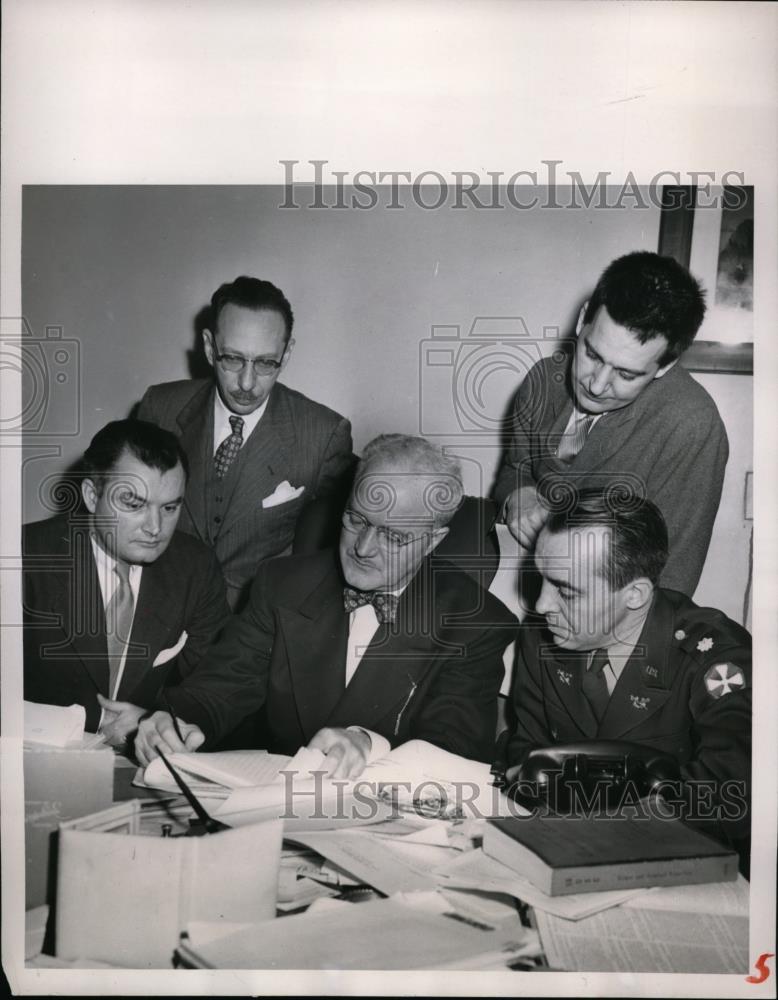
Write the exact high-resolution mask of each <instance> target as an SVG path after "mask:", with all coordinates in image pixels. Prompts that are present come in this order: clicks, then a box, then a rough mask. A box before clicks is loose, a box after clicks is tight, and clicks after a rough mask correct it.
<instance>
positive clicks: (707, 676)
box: [507, 491, 751, 838]
mask: <svg viewBox="0 0 778 1000" xmlns="http://www.w3.org/2000/svg"><path fill="white" fill-rule="evenodd" d="M535 555H536V560H537V563H538V568H539V569H540V571H541V573H542V575H543V589H542V591H541V593H540V597H539V598H538V600H537V604H536V611H537V613H538V615H539V616H542V618H541V619H539V620H534V621H525V622H524V626H523V628H522V631H521V638H520V642H519V651H518V658H517V663H516V672H515V675H514V687H513V692H512V703H513V709H514V715H515V720H516V721H515V725H514V727H513V730H512V732H511V734H510V740H509V743H508V753H507V756H508V763H509V764H510V765H511V767H510V768H509V770H508V772H507V776H508V778H509V779H513V778H515V777H516V776H517V774H518V770H519V765H520V764H521V763H522V762H523V761H524V759H525V758H526V757H527V754H528V753H529V752H530V751H531V750H532V749H534V748H537V747H549V746H553V745H554V744H559V743H567V742H581V741H585V740H598V741H599V740H627V741H629V742H633V743H642V744H645V745H646V746H647V747H655V748H656V749H657V750H660V751H662V752H664V753H666V754H669V755H671V756H672V757H674V758H676V760H677V761H678V763H679V765H680V775H681V778H682V782H683V786H684V789H685V790H684V791H683V792H682V794H683V795H685V796H689V795H691V793H692V787H691V786H692V785H693V784H694V783H695V782H703V783H706V785H707V786H708V787H709V789H710V791H709V792H706V794H707V795H708V797H709V798H710V797H711V796H712V802H713V807H714V810H716V811H717V815H716V817H715V818H716V819H718V820H721V821H722V829H726V830H728V831H729V832H730V833H731V835H732V836H733V837H735V838H737V837H742V836H745V835H747V832H748V826H749V817H748V813H747V808H746V806H747V803H748V799H749V796H748V785H749V782H750V768H751V637H750V636H749V634H748V632H747V631H746V630H745V629H744V628H742V627H741V626H740V625H738V624H736V623H735V622H733V621H731V620H730V619H729V618H727V617H726V615H723V614H722V613H721V612H720V611H715V610H714V609H712V608H701V607H697V605H696V604H693V603H692V601H690V600H689V599H688V598H687V597H685V596H684V595H683V594H680V593H678V592H677V591H672V590H664V589H662V588H659V587H657V586H656V582H657V580H658V579H659V575H660V573H661V571H662V567H663V566H664V563H665V560H666V558H667V530H666V527H665V524H664V521H663V519H662V515H661V513H660V512H659V510H658V509H657V507H656V506H655V505H654V504H653V503H651V502H650V501H648V500H640V499H638V498H636V497H635V496H634V495H633V496H632V497H629V496H628V495H626V494H625V495H622V496H621V497H618V496H616V495H613V494H612V495H611V497H610V498H608V495H607V493H606V494H602V493H601V492H599V491H583V492H582V493H581V495H580V497H579V498H578V499H577V500H575V501H574V502H573V503H572V506H571V507H570V509H569V510H567V511H564V512H556V513H554V514H552V515H551V516H550V517H549V519H548V520H547V521H546V524H545V526H544V528H543V529H542V531H541V533H540V536H539V538H538V543H537V548H536V553H535ZM699 787H700V786H698V790H699ZM684 801H686V800H684ZM690 803H691V799H689V803H687V805H689V804H690ZM687 818H693V817H691V816H687ZM701 818H705V817H701ZM709 818H712V817H709Z"/></svg>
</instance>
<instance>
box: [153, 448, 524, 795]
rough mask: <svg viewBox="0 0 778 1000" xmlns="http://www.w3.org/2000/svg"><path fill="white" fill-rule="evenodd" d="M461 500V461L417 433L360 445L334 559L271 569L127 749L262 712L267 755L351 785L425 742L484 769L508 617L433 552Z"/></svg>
mask: <svg viewBox="0 0 778 1000" xmlns="http://www.w3.org/2000/svg"><path fill="white" fill-rule="evenodd" d="M462 497H463V487H462V477H461V471H460V469H459V466H458V465H457V463H456V462H454V461H453V460H451V459H449V458H447V457H446V456H445V455H444V454H443V452H442V451H441V449H440V448H438V447H437V446H435V445H432V444H430V443H429V442H427V441H425V440H424V439H423V438H414V437H406V436H404V435H399V434H389V435H383V436H381V437H379V438H376V439H375V440H374V441H372V442H371V443H370V444H369V445H368V446H367V448H366V449H365V451H364V454H363V456H362V460H361V462H360V465H359V468H358V470H357V476H356V480H355V484H354V488H353V491H352V493H351V497H350V499H349V501H348V503H347V506H346V508H345V510H344V512H343V524H342V530H341V536H340V545H339V550H338V552H337V553H335V552H326V551H325V552H319V553H316V554H314V555H311V556H295V557H292V558H289V559H281V560H274V561H271V562H269V563H267V564H266V565H265V566H263V567H262V568H261V569H260V572H259V575H258V576H257V578H256V580H255V582H254V585H253V587H252V591H251V597H250V600H249V604H248V606H247V607H246V609H245V610H244V612H243V613H242V614H241V615H240V616H239V617H238V618H236V619H235V620H234V621H233V622H232V624H231V626H230V627H229V628H228V629H227V630H225V634H224V637H223V639H222V640H221V641H220V642H218V643H217V644H215V645H214V646H213V647H212V648H211V650H210V652H209V654H208V655H207V656H206V657H205V659H204V661H203V664H202V667H201V669H199V670H197V671H196V673H195V674H193V675H192V676H191V677H190V678H188V679H187V680H186V681H185V682H184V683H182V684H181V685H180V686H178V687H177V688H173V689H171V690H170V691H169V692H168V694H169V699H170V704H171V705H172V707H173V709H174V710H175V712H176V715H177V716H178V717H179V718H180V720H181V722H180V723H179V728H180V730H181V735H182V736H183V738H184V742H183V744H182V741H181V740H180V739H179V738H178V736H177V735H176V732H175V729H174V725H173V720H172V718H171V716H170V715H169V714H167V713H166V712H164V711H159V712H156V713H155V714H154V715H153V716H151V717H150V718H149V719H147V720H145V721H144V722H143V723H141V727H140V730H139V734H138V738H137V739H136V744H135V746H136V752H137V754H138V756H139V758H140V759H141V761H143V762H146V761H148V760H149V759H151V758H152V757H154V756H155V755H156V752H157V749H158V748H161V749H162V750H163V752H164V751H168V750H169V751H181V750H184V749H186V750H194V749H196V748H197V747H199V746H201V745H202V744H203V742H204V741H205V740H206V739H207V741H208V744H209V745H212V744H213V743H214V742H216V741H218V740H219V739H220V738H221V737H222V736H224V735H225V734H226V733H228V732H229V731H230V730H231V729H233V728H234V727H235V726H236V725H237V724H238V723H239V722H240V721H241V719H243V718H244V717H245V716H246V715H249V714H250V713H251V712H253V711H255V710H256V709H258V708H262V709H263V710H264V712H263V714H264V730H265V732H264V734H263V735H264V741H263V742H264V745H266V746H267V748H268V749H269V750H272V751H274V752H277V753H294V752H295V751H296V750H297V749H298V748H299V747H301V746H306V745H308V746H310V747H314V748H318V749H320V750H322V751H323V752H324V753H326V755H327V758H328V764H329V773H330V774H331V775H332V776H334V777H349V778H354V777H356V776H357V775H358V774H359V773H360V772H361V770H362V769H363V767H364V766H365V764H366V762H368V761H369V760H371V759H374V758H376V757H379V756H382V755H383V754H384V753H385V752H386V751H387V750H388V749H389V746H390V745H391V746H396V745H398V744H400V743H404V742H405V741H406V740H409V739H422V740H427V741H428V742H430V743H433V744H436V745H437V746H440V747H442V748H444V749H446V750H449V751H451V752H453V753H457V754H461V755H462V756H465V757H470V758H476V759H479V760H490V759H491V754H492V750H493V746H494V739H495V730H496V719H497V695H498V692H499V688H500V683H501V681H502V676H503V651H504V649H505V647H506V646H507V645H508V643H509V642H510V641H511V640H512V639H513V638H514V636H515V633H516V627H517V623H516V619H515V618H514V616H513V615H512V614H511V613H510V612H509V611H508V610H507V609H506V608H505V607H504V605H503V604H501V603H500V601H498V600H497V599H496V598H495V597H493V596H492V595H490V594H489V593H487V592H486V591H484V590H483V589H482V588H481V587H480V586H479V585H478V584H477V583H476V582H475V580H473V579H472V578H471V577H470V576H468V575H467V574H466V573H464V572H463V571H462V570H460V569H458V568H457V567H456V566H454V565H452V564H451V563H449V562H448V561H446V560H444V559H442V558H441V557H436V555H435V548H436V546H437V545H438V544H439V543H440V542H441V541H442V540H443V538H444V537H445V536H446V534H447V533H448V524H449V522H450V520H451V518H452V517H453V515H454V513H455V512H456V510H457V509H458V507H459V506H460V504H461V502H462Z"/></svg>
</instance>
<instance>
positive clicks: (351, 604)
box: [343, 587, 400, 625]
mask: <svg viewBox="0 0 778 1000" xmlns="http://www.w3.org/2000/svg"><path fill="white" fill-rule="evenodd" d="M399 600H400V598H399V597H398V595H397V594H388V593H386V592H385V591H382V590H354V588H353V587H344V588H343V607H344V608H345V609H346V611H347V612H348V613H349V614H350V613H351V612H352V611H356V610H357V608H362V607H364V606H365V605H366V604H372V605H373V607H374V608H375V616H376V618H377V619H378V621H379V622H380V623H381V625H385V624H386V623H387V622H389V623H390V624H391V623H392V622H393V621H394V620H395V618H396V617H397V604H398V602H399Z"/></svg>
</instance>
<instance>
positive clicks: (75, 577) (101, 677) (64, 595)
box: [47, 522, 108, 697]
mask: <svg viewBox="0 0 778 1000" xmlns="http://www.w3.org/2000/svg"><path fill="white" fill-rule="evenodd" d="M62 542H63V549H62V552H63V553H64V554H66V555H67V557H68V563H69V565H70V566H71V567H72V568H71V571H70V573H68V574H67V575H66V574H64V573H52V577H51V578H52V581H53V582H54V587H55V592H54V594H53V601H52V611H53V612H54V614H55V615H56V616H57V618H58V619H59V621H60V623H61V627H62V630H63V634H64V636H65V641H64V642H63V643H61V644H60V643H51V644H47V646H48V648H49V649H50V650H51V655H52V656H54V655H57V653H56V652H55V650H62V648H63V647H64V646H66V645H68V644H69V645H70V647H71V649H72V650H73V651H74V653H75V654H76V656H78V658H79V659H80V660H81V662H82V663H83V665H84V669H85V671H86V672H87V674H88V676H89V678H90V681H91V683H92V684H93V685H94V687H95V689H96V690H97V691H99V692H100V693H101V694H103V695H106V697H107V696H108V648H107V646H106V639H105V610H104V608H103V597H102V592H101V590H100V581H99V579H98V576H97V567H96V566H95V560H94V555H93V553H92V542H91V540H90V535H89V530H88V527H87V526H86V525H84V527H83V528H82V527H80V526H78V527H77V526H76V525H75V524H73V525H70V524H69V523H68V522H66V523H65V528H64V530H63V536H62Z"/></svg>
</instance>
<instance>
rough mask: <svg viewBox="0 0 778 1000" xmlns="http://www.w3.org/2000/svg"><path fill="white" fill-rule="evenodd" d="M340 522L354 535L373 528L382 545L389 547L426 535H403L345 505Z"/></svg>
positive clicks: (408, 542)
mask: <svg viewBox="0 0 778 1000" xmlns="http://www.w3.org/2000/svg"><path fill="white" fill-rule="evenodd" d="M342 523H343V527H344V528H345V529H346V530H347V531H352V532H353V533H354V534H355V535H361V534H362V532H363V531H366V530H367V529H369V528H375V533H376V535H377V536H378V538H379V539H380V540H381V542H382V543H383V545H385V546H386V548H389V549H395V550H396V549H401V548H404V547H405V546H406V545H410V544H411V543H412V542H419V541H421V540H422V539H423V538H425V537H426V535H421V536H418V535H404V534H402V533H401V532H399V531H393V530H392V529H391V528H385V527H384V526H383V525H380V524H373V522H372V521H368V519H367V518H366V517H363V515H362V514H358V513H357V511H355V510H352V509H351V508H350V507H347V508H346V509H345V510H344V511H343V518H342Z"/></svg>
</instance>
